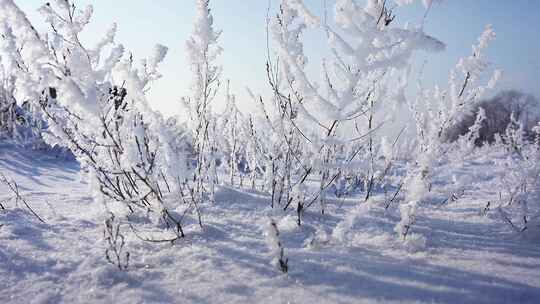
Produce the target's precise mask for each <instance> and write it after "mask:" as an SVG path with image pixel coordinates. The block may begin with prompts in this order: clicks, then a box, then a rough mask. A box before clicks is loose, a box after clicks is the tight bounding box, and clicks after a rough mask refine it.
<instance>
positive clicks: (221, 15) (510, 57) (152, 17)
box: [15, 0, 540, 115]
mask: <svg viewBox="0 0 540 304" xmlns="http://www.w3.org/2000/svg"><path fill="white" fill-rule="evenodd" d="M324 1H325V0H306V1H305V3H306V4H307V6H308V7H309V8H311V9H312V10H313V11H314V12H315V13H317V14H319V15H322V13H323V3H324ZM358 1H359V2H362V1H363V0H358ZM45 2H46V1H44V0H15V3H17V4H18V5H19V6H20V7H21V8H22V9H23V10H24V11H25V12H26V13H27V14H28V16H29V17H30V19H31V20H32V21H33V22H34V23H35V24H36V26H37V27H38V29H40V30H45V29H46V27H44V26H42V25H43V22H42V19H41V17H40V16H39V14H38V13H37V12H36V10H37V9H38V8H39V6H41V5H42V4H43V3H45ZM326 2H327V6H328V8H329V11H331V9H332V6H333V3H334V1H333V0H326ZM76 3H77V5H78V6H80V7H83V6H86V5H88V4H92V5H93V6H94V18H93V21H92V24H91V25H90V26H89V30H88V31H87V32H86V33H85V34H84V35H85V36H84V37H83V39H84V40H86V41H88V42H89V43H91V44H93V42H95V41H97V39H98V38H99V37H100V35H102V34H103V33H104V32H105V31H106V30H107V29H108V28H109V27H110V25H111V24H112V23H113V22H116V23H118V35H117V39H116V41H117V42H119V43H122V44H124V46H125V47H126V49H128V50H130V51H132V52H133V53H134V55H135V57H136V58H143V57H146V56H149V55H150V54H151V51H152V49H153V46H154V45H155V44H156V43H160V44H164V45H166V46H168V47H169V54H168V56H167V58H166V59H165V61H164V63H163V65H162V66H161V71H162V74H163V78H162V79H161V80H159V81H158V82H157V83H156V84H154V86H153V88H152V91H151V93H150V103H151V105H152V106H153V107H154V108H156V109H159V110H161V111H162V112H164V113H165V114H166V115H171V114H175V113H177V111H178V108H179V100H180V98H181V96H185V95H188V94H189V86H190V71H189V69H188V68H187V63H186V53H185V51H184V50H185V47H184V45H185V41H186V40H187V39H188V38H189V35H190V32H191V30H192V22H193V20H194V15H195V1H194V0H160V1H155V0H154V1H151V0H114V1H111V0H77V1H76ZM158 3H159V4H158ZM278 3H279V1H277V0H272V6H273V7H272V9H273V10H275V9H276V7H277V6H278ZM211 7H212V12H213V14H214V19H215V26H216V28H217V29H221V30H223V34H222V36H221V38H220V44H221V46H222V47H223V49H224V53H223V55H222V58H221V62H222V64H223V67H224V75H223V76H224V78H225V79H227V78H228V79H231V88H232V90H233V93H236V94H237V95H238V96H239V103H240V104H241V105H242V107H249V103H250V102H251V101H249V100H246V99H247V94H246V93H245V88H246V87H250V88H251V89H252V90H253V91H255V92H257V93H263V94H264V92H265V91H266V90H267V88H266V83H265V60H266V29H265V27H266V20H265V19H266V14H267V7H268V2H267V0H211ZM396 13H397V21H398V22H399V23H405V22H407V21H409V22H411V23H412V24H419V23H420V22H421V21H422V16H423V14H424V8H423V6H422V5H421V1H419V0H417V1H416V4H415V5H412V6H410V7H407V8H404V9H401V8H400V9H397V10H396ZM539 15H540V1H537V0H515V1H509V0H445V1H442V3H438V4H436V5H434V7H433V9H432V10H431V11H430V13H429V16H428V19H427V20H426V23H425V27H424V30H425V32H426V33H428V34H430V35H432V36H435V37H437V38H438V39H440V40H442V41H443V42H445V43H446V44H447V50H446V51H445V52H444V53H441V54H429V55H428V54H420V55H419V57H418V58H419V60H421V61H424V60H426V61H427V64H426V68H425V70H424V73H423V76H422V80H423V82H424V84H429V85H431V84H436V83H438V84H440V85H441V86H444V85H445V84H446V81H447V79H448V73H449V71H450V69H451V68H452V67H453V66H454V65H455V63H456V62H457V60H458V59H459V58H460V57H463V56H466V55H468V54H470V52H471V45H472V44H474V43H476V39H477V37H478V36H479V35H480V33H481V32H482V31H483V29H484V27H485V25H486V24H493V26H494V28H495V31H496V32H497V40H496V41H495V42H494V43H493V44H492V45H491V47H490V48H489V50H488V52H487V53H488V55H489V59H490V61H491V62H492V63H493V65H494V66H495V67H497V68H501V69H502V70H503V71H504V78H503V80H502V82H501V83H500V85H499V87H498V88H499V89H507V88H513V89H519V90H523V91H525V92H528V93H532V94H535V95H536V96H540V86H539V85H538V84H539V81H538V77H539V74H540V73H539V72H540V26H539V25H538V20H537V18H538V16H539ZM318 34H321V35H322V33H317V32H314V33H309V34H307V35H306V37H307V40H308V41H307V43H306V50H307V52H308V53H311V54H313V55H315V56H322V54H321V53H318V50H320V49H322V48H320V47H318V46H319V41H322V40H318V39H321V38H316V37H320V36H318ZM317 64H318V63H317V62H313V65H317ZM315 68H317V66H315ZM314 70H315V69H314Z"/></svg>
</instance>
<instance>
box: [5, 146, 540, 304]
mask: <svg viewBox="0 0 540 304" xmlns="http://www.w3.org/2000/svg"><path fill="white" fill-rule="evenodd" d="M478 166H479V168H481V169H482V170H486V168H488V167H486V166H485V165H484V166H482V164H478ZM0 171H2V172H3V173H4V174H6V175H7V176H9V177H11V178H13V179H14V180H15V181H16V182H17V183H18V184H19V186H20V188H21V192H22V194H23V195H24V197H25V198H26V200H27V201H28V203H29V204H30V205H31V207H32V208H34V209H35V211H36V212H37V213H38V214H39V215H40V216H42V217H43V218H44V219H45V221H46V223H40V222H39V221H38V220H37V219H36V218H34V217H33V216H32V215H31V214H30V213H29V212H28V211H27V210H26V209H25V208H24V206H22V205H20V204H19V206H18V207H16V206H15V205H13V203H10V202H8V203H5V205H6V210H2V211H0V225H1V227H0V303H59V302H63V303H312V304H313V303H364V302H368V303H371V302H381V303H391V302H399V303H409V302H413V303H417V302H421V303H424V302H426V303H540V246H538V243H536V242H531V241H530V240H523V239H521V238H520V237H519V236H517V235H516V234H514V233H512V232H511V231H510V230H509V229H508V227H507V226H505V225H501V223H500V222H499V221H498V220H497V219H496V218H495V217H494V216H490V215H489V214H488V215H487V216H484V215H481V212H480V211H481V210H482V209H483V207H484V206H485V204H486V201H485V200H482V201H479V200H474V199H472V196H468V195H465V197H464V198H463V199H461V200H459V201H457V202H452V203H449V204H447V205H445V206H443V207H441V208H427V209H424V211H423V213H422V214H421V215H420V216H419V218H418V223H417V225H416V226H415V228H414V231H415V232H417V233H421V234H423V235H425V236H426V237H427V244H426V247H425V249H423V250H421V251H414V250H408V249H407V247H405V246H403V244H402V243H401V242H400V241H398V240H397V238H396V235H395V232H394V231H393V227H394V225H395V223H396V222H397V221H398V216H397V214H395V210H394V211H390V212H387V211H385V210H384V208H383V207H379V206H377V205H376V204H374V205H373V206H372V207H371V208H367V207H361V208H357V209H355V207H354V206H355V203H357V202H354V201H346V202H344V203H343V204H342V205H341V204H331V205H330V206H329V209H328V210H327V212H326V214H325V215H320V214H319V213H316V211H317V210H316V209H313V210H311V211H312V212H311V213H307V215H306V218H305V224H304V225H303V226H302V227H301V228H298V227H296V225H295V223H294V220H295V218H293V217H286V216H283V215H281V214H275V213H273V212H272V211H271V210H269V208H268V198H267V197H265V196H264V195H262V194H260V193H254V192H252V191H247V190H246V191H239V190H236V189H230V188H227V187H223V188H221V189H220V190H219V192H218V194H217V202H216V204H215V205H211V206H204V208H203V210H202V214H203V223H204V225H205V226H204V230H202V231H201V230H200V229H197V228H196V226H195V225H193V227H192V228H190V229H188V230H189V231H188V233H187V237H186V238H185V239H184V240H181V241H179V242H177V243H175V244H174V245H171V244H154V243H147V242H143V241H141V240H139V239H137V238H135V237H134V236H133V235H132V234H130V233H129V230H128V229H127V227H124V229H125V230H124V231H125V234H126V238H127V245H126V246H127V250H128V251H129V252H130V254H131V262H130V267H129V269H128V270H127V271H119V270H117V268H116V267H115V266H114V265H112V264H109V263H107V261H106V260H105V255H104V252H105V249H106V244H105V242H104V241H103V225H102V223H103V221H104V219H105V218H106V215H107V212H105V210H104V207H103V206H102V205H101V204H99V203H94V202H93V201H92V199H91V198H90V197H89V196H88V194H87V193H88V191H87V188H88V185H87V184H86V182H85V181H84V180H81V175H80V174H79V165H78V164H77V163H76V162H74V161H69V160H64V159H61V158H55V157H54V156H53V155H49V154H46V153H39V152H31V151H28V150H24V149H21V148H16V147H14V146H11V145H8V144H1V145H0ZM83 176H84V175H83ZM487 183H488V181H486V182H485V185H484V184H482V183H479V184H478V186H477V187H478V191H484V192H485V193H484V192H480V194H481V196H485V197H489V196H490V195H493V193H491V192H494V191H495V189H490V188H489V187H488V184H487ZM490 191H491V192H490ZM478 194H479V193H478V192H477V193H475V195H476V197H478ZM8 196H10V193H9V192H8V189H7V188H6V187H5V185H0V201H2V200H3V199H5V198H7V197H8ZM367 209H369V210H367ZM353 210H354V211H353ZM426 210H428V211H426ZM353 214H354V215H355V216H353ZM268 216H274V217H275V218H276V220H277V221H278V227H279V229H280V237H281V238H282V243H283V245H284V247H285V250H286V251H285V254H286V256H287V257H288V258H289V273H288V274H286V275H284V274H282V273H281V272H280V271H279V270H278V269H277V268H276V267H275V266H274V265H272V264H271V260H272V257H271V256H270V252H269V249H268V247H267V244H266V241H265V236H264V233H263V229H264V226H265V221H266V219H267V217H268ZM343 218H348V219H349V222H350V223H351V225H352V228H351V229H349V230H345V231H344V232H345V233H344V234H342V235H341V237H340V238H332V237H331V234H332V231H333V230H334V227H335V226H336V225H337V224H338V222H340V221H341V220H340V219H343ZM338 239H339V240H338Z"/></svg>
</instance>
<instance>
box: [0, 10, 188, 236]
mask: <svg viewBox="0 0 540 304" xmlns="http://www.w3.org/2000/svg"><path fill="white" fill-rule="evenodd" d="M0 8H1V9H0V23H2V24H4V25H5V27H6V28H7V29H8V30H5V31H4V39H6V41H7V43H6V45H8V46H9V49H7V50H6V49H5V51H6V52H5V54H6V56H7V59H8V60H9V61H10V62H12V64H11V66H12V67H17V68H15V69H14V73H13V76H14V79H15V84H14V85H15V86H16V93H17V94H16V95H17V96H16V97H20V98H22V99H24V100H29V101H30V102H32V105H33V107H36V108H39V109H40V110H41V113H42V117H43V118H44V119H46V122H47V124H48V128H47V132H46V133H44V134H43V137H44V139H45V140H46V141H47V142H48V143H49V144H60V145H64V146H67V147H68V148H69V149H70V150H71V151H72V152H73V153H74V154H75V156H76V157H77V159H78V160H79V161H80V162H81V164H82V166H83V167H85V168H87V169H88V171H89V175H90V177H91V181H92V183H91V185H92V189H91V191H92V192H93V195H94V196H95V197H96V199H98V200H102V201H105V200H104V198H106V199H107V200H112V201H117V202H120V203H122V205H123V206H124V207H125V208H126V209H127V210H128V212H129V213H137V212H139V213H142V214H146V213H148V212H149V213H152V214H155V215H156V217H157V218H158V221H159V223H160V224H162V225H164V226H166V227H167V228H171V229H172V230H173V232H174V235H173V236H169V237H165V238H163V239H162V238H160V239H159V240H175V239H177V238H179V237H182V236H183V235H184V234H183V230H182V225H181V222H180V220H179V218H177V217H176V216H174V215H173V214H172V213H171V212H170V211H169V209H170V208H171V207H174V203H175V202H176V199H174V196H175V195H173V193H176V192H175V191H178V188H179V184H180V182H181V181H182V180H183V179H184V176H183V174H184V173H185V169H184V168H185V165H186V163H185V159H184V157H183V153H181V151H180V150H181V148H182V147H181V146H178V145H177V142H176V141H175V139H176V137H177V135H178V129H177V128H176V126H171V125H170V124H168V123H167V122H166V121H165V120H164V118H163V117H162V115H161V114H159V113H157V112H155V111H152V110H151V109H150V108H149V106H148V104H147V101H146V97H145V91H146V88H147V85H148V84H149V83H150V82H152V81H154V80H156V79H158V78H159V77H160V74H159V72H158V70H157V67H158V65H159V63H160V62H161V61H162V60H163V58H164V56H165V54H166V52H167V48H166V47H164V46H160V45H158V46H156V48H155V52H154V54H153V56H152V57H150V58H148V59H146V60H143V62H142V65H141V66H140V67H136V66H135V65H134V63H133V58H132V56H129V57H127V56H124V47H123V46H122V45H121V44H116V43H115V41H114V37H115V33H116V25H113V27H112V28H111V29H110V30H109V31H108V32H107V33H106V34H105V35H104V36H103V38H102V39H101V40H100V41H99V42H98V43H97V45H96V46H94V47H87V46H84V45H83V44H82V43H81V41H80V39H79V35H80V33H81V32H82V31H83V30H84V28H85V26H86V25H87V24H88V23H89V22H90V20H91V17H92V14H93V9H92V7H91V6H88V7H86V8H85V9H83V10H79V9H78V8H77V7H76V6H75V4H74V3H72V2H71V1H66V0H63V1H56V2H55V3H54V5H53V4H50V3H46V4H45V5H43V6H42V7H41V8H40V12H41V13H42V15H43V16H44V17H45V20H46V22H47V23H49V24H50V27H51V29H52V30H51V32H50V33H49V34H46V35H41V34H39V33H38V32H36V30H35V27H34V26H32V24H31V23H30V22H29V21H28V19H27V18H26V16H25V15H24V13H23V12H22V11H21V10H20V9H19V8H18V7H17V6H16V5H15V4H14V3H13V2H12V1H11V0H2V1H0ZM22 45H24V46H25V47H24V48H22V47H21V46H22ZM131 227H132V228H133V230H134V231H136V229H135V228H134V226H133V225H132V226H131ZM137 231H138V230H137ZM137 235H138V236H139V237H141V238H144V239H151V240H154V241H155V240H156V239H154V238H151V237H144V236H142V234H141V233H140V232H138V233H137Z"/></svg>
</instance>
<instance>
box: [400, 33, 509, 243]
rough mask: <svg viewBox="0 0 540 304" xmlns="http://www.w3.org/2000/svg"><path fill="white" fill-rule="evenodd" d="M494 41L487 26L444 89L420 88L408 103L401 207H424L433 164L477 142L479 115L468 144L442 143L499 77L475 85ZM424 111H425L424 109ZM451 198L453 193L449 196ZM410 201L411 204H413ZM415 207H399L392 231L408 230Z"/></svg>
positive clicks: (430, 184)
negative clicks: (409, 147) (408, 147)
mask: <svg viewBox="0 0 540 304" xmlns="http://www.w3.org/2000/svg"><path fill="white" fill-rule="evenodd" d="M494 38H495V32H494V30H493V28H492V27H491V26H490V25H488V26H487V27H486V29H485V31H484V32H483V33H482V35H481V36H480V38H479V39H478V44H477V45H474V46H473V48H472V49H473V53H472V55H470V56H468V57H465V58H462V59H460V60H459V62H458V64H457V65H456V67H455V68H454V69H453V70H452V71H451V74H450V78H449V81H448V88H447V89H441V88H439V87H438V86H436V87H434V88H433V89H421V90H420V91H419V93H418V95H417V97H416V100H415V101H414V102H411V103H409V106H410V109H411V111H412V114H413V118H414V122H415V125H416V144H417V149H416V151H414V155H413V159H412V160H411V161H410V163H409V164H408V172H407V174H406V176H405V179H404V190H405V198H404V201H403V203H402V204H404V206H410V205H411V204H414V205H415V206H416V205H424V204H426V203H428V202H427V201H426V199H427V197H428V195H429V192H430V191H431V187H432V179H433V178H434V177H435V176H436V175H437V172H436V170H437V169H436V168H437V165H438V164H439V163H440V162H441V161H443V160H444V159H445V157H447V156H448V152H449V151H452V149H454V148H457V149H463V147H465V150H467V149H468V148H467V147H470V146H471V145H473V146H474V142H476V140H477V139H478V136H479V133H478V132H479V128H480V124H481V123H482V121H483V119H484V117H482V116H480V117H479V119H478V120H477V121H476V123H475V124H474V125H473V127H472V128H470V130H469V133H468V134H467V135H466V136H465V137H464V138H465V139H466V140H470V141H472V143H471V145H464V144H463V141H460V142H459V143H458V145H452V144H446V136H447V135H446V134H448V132H449V130H451V129H452V127H453V126H454V125H455V124H456V123H457V122H458V121H460V120H461V119H462V118H463V117H464V116H465V115H468V114H469V113H470V112H471V111H472V109H473V107H474V106H476V105H477V104H478V102H479V101H480V100H481V98H482V96H483V94H484V93H485V92H486V91H487V90H489V89H492V88H493V87H494V86H495V84H496V82H497V80H498V79H499V78H500V76H501V72H500V71H498V70H496V71H495V72H494V73H493V76H492V77H491V79H490V80H489V81H488V82H487V84H478V83H479V81H480V80H481V76H482V75H483V74H485V72H486V70H487V69H488V67H489V64H488V62H487V59H486V58H485V55H484V49H485V48H486V47H487V46H488V44H489V42H490V41H491V40H493V39H494ZM424 109H427V110H424ZM451 195H452V197H454V194H451ZM413 202H414V203H413ZM415 209H416V208H413V209H411V208H405V207H404V208H400V210H401V216H402V220H401V221H400V222H399V223H398V225H397V226H396V231H398V232H399V233H400V234H401V235H403V232H404V231H407V232H408V231H409V229H410V226H411V221H410V220H409V219H410V218H411V217H414V213H415V212H414V210H415Z"/></svg>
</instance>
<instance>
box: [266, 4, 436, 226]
mask: <svg viewBox="0 0 540 304" xmlns="http://www.w3.org/2000/svg"><path fill="white" fill-rule="evenodd" d="M400 4H403V3H400ZM394 18H395V15H394V14H393V11H392V10H391V9H389V8H388V7H387V4H386V2H383V1H366V5H365V6H361V5H360V4H358V3H357V2H356V1H351V0H343V1H337V2H336V4H335V7H334V23H335V26H336V28H332V27H331V26H330V25H329V24H326V23H324V22H322V21H321V20H320V18H318V17H317V16H315V15H314V14H313V13H311V12H310V11H309V9H308V8H307V6H306V5H305V4H304V3H303V1H288V0H284V1H281V5H280V11H279V13H278V14H277V17H276V18H275V19H274V20H272V21H271V22H269V31H270V33H271V35H272V38H273V41H274V43H275V50H276V57H277V58H279V59H277V60H275V61H274V60H272V59H271V58H272V57H271V54H269V62H268V64H267V78H268V82H269V85H270V87H271V88H272V90H273V92H274V96H273V99H272V100H271V102H266V103H263V106H264V109H263V113H264V114H265V115H264V116H265V117H266V123H265V127H266V128H267V129H268V130H270V131H271V136H268V137H267V139H266V141H267V145H266V146H267V149H266V151H265V152H266V155H265V156H264V157H265V159H266V162H267V165H266V166H265V174H266V177H267V178H266V180H267V183H268V184H267V188H269V189H271V190H270V192H271V193H272V205H273V206H274V205H280V204H283V203H284V204H285V207H284V208H285V209H287V207H288V206H291V205H296V207H297V213H298V214H299V215H301V214H302V212H303V210H306V209H307V208H310V207H311V206H313V205H314V204H315V203H317V204H318V205H319V206H320V209H321V212H323V213H324V210H325V204H326V201H327V194H328V193H329V192H330V191H329V190H330V189H337V190H336V191H337V192H338V193H339V194H340V195H343V194H344V193H347V192H349V191H351V189H350V188H351V187H350V186H347V184H350V185H356V184H357V181H358V180H361V183H362V184H363V187H364V189H365V192H366V194H365V198H364V200H367V199H369V197H370V195H371V194H372V192H373V191H374V189H375V187H376V186H377V185H380V184H383V183H384V180H385V175H386V174H387V173H388V172H389V169H390V167H391V164H392V157H391V154H392V153H391V152H389V151H388V148H389V147H391V146H389V145H388V144H387V143H388V142H387V141H386V140H383V137H382V136H381V135H380V134H378V131H379V129H380V128H381V127H382V126H383V125H384V123H385V121H387V120H389V117H388V113H387V112H386V113H385V110H386V109H388V108H392V104H393V103H396V102H398V101H401V100H402V99H403V96H404V88H405V85H406V82H405V81H404V78H405V76H406V74H407V67H408V65H409V64H410V59H411V56H412V54H413V53H414V52H416V51H420V50H423V51H440V50H442V49H443V48H444V44H442V43H441V42H439V41H438V40H436V39H435V38H433V37H430V36H428V35H426V34H425V33H423V31H422V29H421V28H399V27H397V26H393V25H394V24H393V20H394ZM316 28H320V29H322V30H323V32H325V33H326V38H327V42H328V48H329V51H330V54H331V56H330V58H325V59H324V60H323V61H322V62H321V77H320V80H319V82H317V81H316V80H314V79H313V77H312V75H311V74H310V73H307V72H306V68H307V64H308V61H309V58H308V57H307V56H306V54H305V53H304V45H303V41H302V34H303V33H304V32H305V31H306V30H308V29H316ZM396 83H397V84H398V85H397V86H396ZM257 102H258V100H257ZM392 148H393V147H392ZM383 154H385V155H383ZM310 178H315V179H317V180H318V184H319V186H318V189H316V190H315V191H309V192H307V193H304V194H303V195H302V196H301V197H302V199H303V201H301V202H296V203H295V204H293V201H294V197H298V196H297V195H296V196H293V195H292V193H293V190H294V191H297V190H295V189H299V188H298V185H299V184H304V183H306V182H307V181H308V180H309V179H310ZM353 187H354V186H353ZM302 189H304V190H308V189H313V188H312V187H311V188H310V187H302ZM276 197H277V199H275V198H276ZM299 222H300V221H299Z"/></svg>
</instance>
